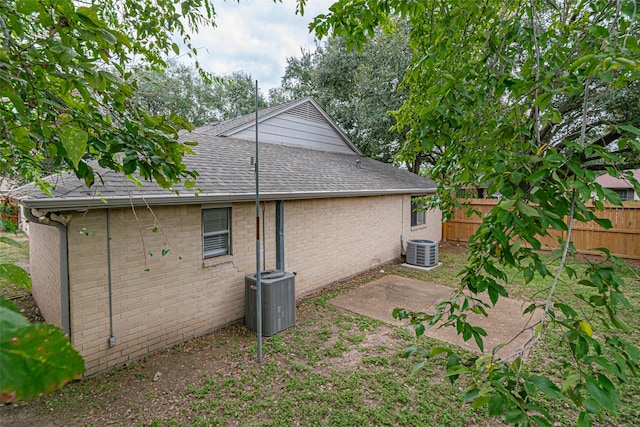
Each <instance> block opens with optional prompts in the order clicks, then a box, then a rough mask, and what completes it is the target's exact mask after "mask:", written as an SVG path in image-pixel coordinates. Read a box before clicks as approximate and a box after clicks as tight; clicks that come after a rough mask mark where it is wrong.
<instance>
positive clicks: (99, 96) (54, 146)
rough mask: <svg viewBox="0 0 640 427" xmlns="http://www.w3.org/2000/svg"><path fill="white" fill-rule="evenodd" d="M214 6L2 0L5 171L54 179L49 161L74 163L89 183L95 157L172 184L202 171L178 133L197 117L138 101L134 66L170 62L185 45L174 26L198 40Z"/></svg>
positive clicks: (0, 108) (0, 125)
mask: <svg viewBox="0 0 640 427" xmlns="http://www.w3.org/2000/svg"><path fill="white" fill-rule="evenodd" d="M211 13H212V9H211V5H210V3H209V1H208V0H196V1H193V2H189V3H182V2H178V1H174V0H158V1H155V0H148V1H144V2H142V3H141V2H137V1H135V2H134V1H124V2H116V3H113V2H105V1H98V2H93V3H92V4H90V5H85V4H79V3H74V2H72V1H71V0H43V1H40V0H38V1H36V0H18V1H15V2H14V1H3V2H2V3H1V4H0V28H2V33H1V34H2V36H1V37H2V38H1V42H2V43H1V44H2V50H0V66H1V67H2V70H3V72H2V79H0V94H2V95H1V96H2V97H1V98H0V99H1V100H2V102H1V103H0V135H1V138H0V141H1V142H0V151H1V152H2V157H1V158H0V168H1V169H2V174H3V176H11V177H14V178H16V179H20V180H26V181H36V182H38V183H39V184H40V185H41V186H42V187H43V188H45V189H46V188H47V185H46V184H45V183H44V182H42V181H41V174H42V172H43V171H44V172H45V173H46V172H51V171H55V170H58V169H70V170H73V171H74V172H75V174H76V175H77V176H78V177H79V178H81V179H83V180H84V181H85V182H86V184H87V185H89V186H90V185H91V184H92V183H93V182H94V180H95V174H94V171H93V168H92V166H91V163H90V162H89V161H88V160H90V159H94V160H96V161H97V162H98V164H99V165H100V166H103V167H107V168H109V169H113V170H116V171H121V172H124V173H126V174H133V173H134V172H137V173H139V174H140V175H141V177H142V178H144V179H155V180H156V181H157V182H158V183H159V184H160V185H162V186H164V187H169V186H170V185H171V184H172V183H173V182H176V181H178V180H180V179H183V178H193V177H195V172H193V171H188V170H187V169H186V167H185V165H184V163H183V162H182V155H183V154H184V153H186V152H189V149H188V148H187V146H186V145H184V144H182V143H178V142H177V132H178V131H179V130H181V129H189V128H190V126H191V125H190V124H189V123H188V122H187V121H186V120H185V119H182V118H180V117H178V116H175V115H171V116H168V117H165V116H154V115H152V114H150V113H148V112H147V111H145V110H144V109H142V108H139V107H138V105H137V104H136V103H132V102H130V99H131V97H132V96H133V93H134V90H135V82H134V81H132V80H131V76H132V74H131V71H130V66H131V64H132V60H133V59H134V57H135V59H136V60H137V62H139V63H140V64H142V66H156V67H162V66H164V64H165V63H164V60H163V59H162V58H163V57H164V56H166V55H168V54H169V53H170V52H174V53H178V52H179V48H178V45H177V44H175V43H172V42H171V35H172V34H177V35H179V36H182V38H183V39H184V41H185V42H186V43H187V46H188V47H189V45H188V34H187V31H188V30H189V29H195V28H197V26H198V25H206V24H207V23H209V22H210V17H211ZM183 18H184V19H183ZM190 51H193V50H192V49H190ZM120 154H123V155H120Z"/></svg>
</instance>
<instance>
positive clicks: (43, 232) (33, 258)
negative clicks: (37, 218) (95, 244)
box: [29, 223, 62, 327]
mask: <svg viewBox="0 0 640 427" xmlns="http://www.w3.org/2000/svg"><path fill="white" fill-rule="evenodd" d="M31 230H32V231H33V233H32V234H31V235H30V236H29V237H30V238H29V261H30V262H29V270H30V271H29V273H30V274H31V280H32V282H33V283H34V286H33V289H32V290H31V293H32V295H33V299H34V300H35V301H36V304H38V307H39V308H40V312H41V313H42V315H43V316H44V318H45V320H46V321H47V322H49V323H53V324H54V325H56V326H59V327H61V326H62V319H61V314H60V310H61V307H62V305H61V302H60V246H59V245H60V232H59V231H58V229H57V228H55V227H52V226H48V225H41V224H37V223H32V224H31Z"/></svg>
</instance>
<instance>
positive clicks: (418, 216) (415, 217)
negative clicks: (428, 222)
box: [411, 196, 424, 227]
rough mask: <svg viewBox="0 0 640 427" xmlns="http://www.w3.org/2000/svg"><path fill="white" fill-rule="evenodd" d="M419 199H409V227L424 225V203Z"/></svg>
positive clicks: (419, 197)
mask: <svg viewBox="0 0 640 427" xmlns="http://www.w3.org/2000/svg"><path fill="white" fill-rule="evenodd" d="M421 197H424V196H418V197H412V198H411V226H412V227H415V226H416V225H424V202H423V201H422V199H421Z"/></svg>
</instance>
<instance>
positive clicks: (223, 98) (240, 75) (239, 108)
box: [215, 71, 267, 120]
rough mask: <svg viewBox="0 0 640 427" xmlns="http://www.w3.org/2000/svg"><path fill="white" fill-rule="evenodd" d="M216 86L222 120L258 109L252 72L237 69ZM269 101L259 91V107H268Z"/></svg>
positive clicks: (221, 79) (221, 78) (223, 77)
mask: <svg viewBox="0 0 640 427" xmlns="http://www.w3.org/2000/svg"><path fill="white" fill-rule="evenodd" d="M219 80H220V81H219V84H217V85H216V86H215V95H216V97H217V98H218V99H219V102H220V116H221V119H222V120H227V119H232V118H234V117H238V116H242V115H244V114H249V113H251V112H252V111H255V110H256V98H255V92H256V90H255V81H254V80H253V79H252V78H251V74H247V73H245V72H244V71H236V72H233V73H231V74H230V75H227V76H222V77H220V79H219ZM266 105H267V102H266V100H265V99H264V96H263V95H262V93H261V92H259V93H258V108H264V107H266Z"/></svg>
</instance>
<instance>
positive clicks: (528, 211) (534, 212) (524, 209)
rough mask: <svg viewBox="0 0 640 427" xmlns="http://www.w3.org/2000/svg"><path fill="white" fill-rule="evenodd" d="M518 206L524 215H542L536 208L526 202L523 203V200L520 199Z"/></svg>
mask: <svg viewBox="0 0 640 427" xmlns="http://www.w3.org/2000/svg"><path fill="white" fill-rule="evenodd" d="M516 206H517V207H518V210H519V211H520V213H522V214H523V215H524V216H533V217H538V218H539V217H540V214H539V213H538V211H537V210H536V209H535V208H532V207H531V206H529V205H527V204H526V203H522V202H521V201H518V202H517V203H516Z"/></svg>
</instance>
